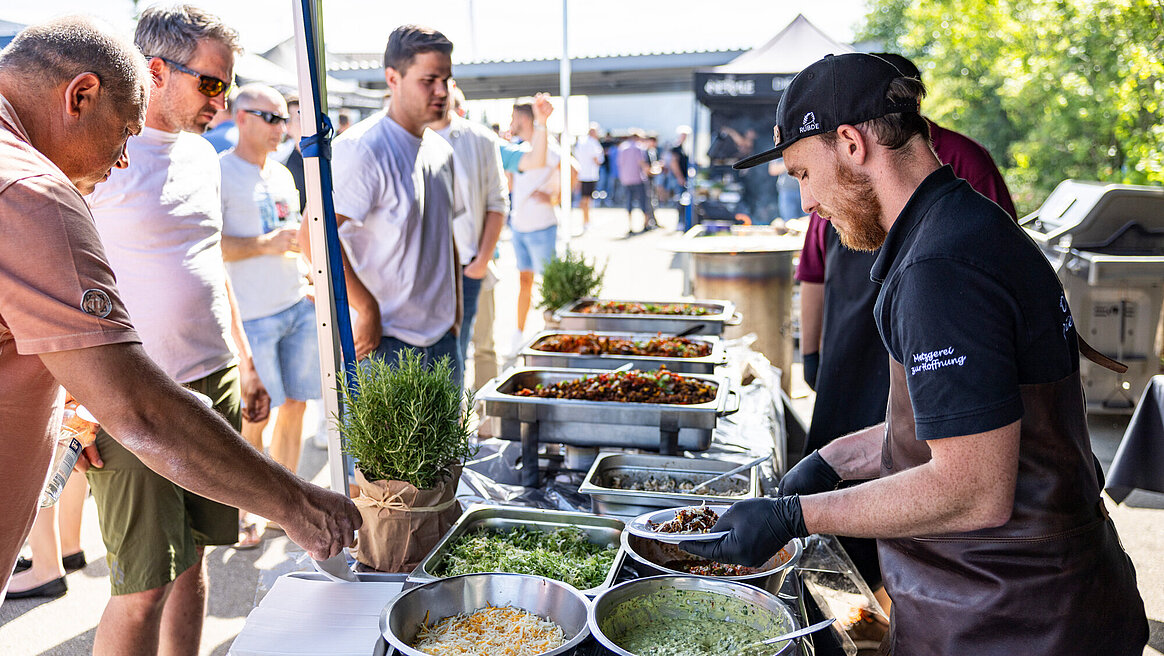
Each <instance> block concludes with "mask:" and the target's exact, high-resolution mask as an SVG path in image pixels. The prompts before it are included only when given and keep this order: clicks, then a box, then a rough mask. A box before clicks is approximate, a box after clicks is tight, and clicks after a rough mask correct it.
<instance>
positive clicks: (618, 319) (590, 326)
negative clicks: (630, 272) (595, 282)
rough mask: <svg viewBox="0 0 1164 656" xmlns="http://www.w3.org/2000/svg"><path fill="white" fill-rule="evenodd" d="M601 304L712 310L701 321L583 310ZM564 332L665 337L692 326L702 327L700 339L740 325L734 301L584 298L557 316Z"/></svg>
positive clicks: (685, 316)
mask: <svg viewBox="0 0 1164 656" xmlns="http://www.w3.org/2000/svg"><path fill="white" fill-rule="evenodd" d="M598 301H618V302H620V303H655V304H665V303H686V304H688V305H700V306H703V307H706V308H707V309H709V310H711V314H708V315H704V316H701V317H695V316H687V315H670V314H586V313H584V312H582V309H583V308H585V307H587V306H590V305H593V304H594V303H595V302H598ZM554 318H555V319H557V320H558V321H559V322H560V324H561V326H562V328H563V329H564V330H614V331H620V332H628V333H650V334H654V333H663V334H671V335H676V334H678V333H681V332H683V331H685V330H687V329H689V328H692V327H693V326H696V325H700V324H702V328H701V329H700V330H698V331H696V332H695V333H692V334H697V335H722V334H723V330H724V326H735V325H738V324H739V323H740V321H741V317H740V315H739V314H738V313H736V305H735V303H732V302H731V301H708V300H695V301H682V300H679V301H641V300H626V299H617V298H615V299H608V298H602V299H598V298H582V299H578V300H577V301H574V302H573V303H571V304H570V305H567V306H566V307H564V308H562V309H560V310H558V311H557V312H555V313H554Z"/></svg>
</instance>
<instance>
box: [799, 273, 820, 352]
mask: <svg viewBox="0 0 1164 656" xmlns="http://www.w3.org/2000/svg"><path fill="white" fill-rule="evenodd" d="M823 313H824V285H823V284H820V283H815V282H804V281H801V283H800V352H801V353H818V352H820V336H821V315H822V314H823Z"/></svg>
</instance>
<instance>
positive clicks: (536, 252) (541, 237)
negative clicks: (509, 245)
mask: <svg viewBox="0 0 1164 656" xmlns="http://www.w3.org/2000/svg"><path fill="white" fill-rule="evenodd" d="M557 241H558V226H556V225H552V226H550V227H548V228H542V229H541V230H534V231H533V232H518V231H517V230H514V231H513V252H514V254H515V255H517V270H518V271H533V272H534V273H536V274H539V275H540V274H541V272H542V267H544V266H545V265H546V262H549V261H550V260H551V259H553V257H554V255H556V254H557Z"/></svg>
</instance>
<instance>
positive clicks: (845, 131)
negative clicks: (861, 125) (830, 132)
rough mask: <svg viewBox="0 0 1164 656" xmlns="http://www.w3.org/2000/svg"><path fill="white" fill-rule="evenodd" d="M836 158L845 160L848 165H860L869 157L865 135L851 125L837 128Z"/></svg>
mask: <svg viewBox="0 0 1164 656" xmlns="http://www.w3.org/2000/svg"><path fill="white" fill-rule="evenodd" d="M836 149H837V156H838V157H841V158H843V159H847V160H848V161H849V163H850V164H854V165H858V166H859V165H862V164H864V163H865V160H866V159H867V158H868V157H869V142H868V140H867V138H866V136H865V133H863V132H861V131H860V130H858V129H857V128H856V126H853V125H842V126H840V127H838V128H837V145H836Z"/></svg>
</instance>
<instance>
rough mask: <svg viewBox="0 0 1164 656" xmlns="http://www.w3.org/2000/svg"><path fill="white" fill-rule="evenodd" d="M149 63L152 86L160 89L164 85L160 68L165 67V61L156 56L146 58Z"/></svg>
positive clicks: (164, 80)
mask: <svg viewBox="0 0 1164 656" xmlns="http://www.w3.org/2000/svg"><path fill="white" fill-rule="evenodd" d="M146 63H147V64H148V65H149V69H150V77H151V78H152V79H153V88H156V89H160V88H162V87H164V86H166V77H165V76H164V75H162V70H163V69H165V68H166V62H164V61H162V60H161V59H159V58H158V57H154V58H153V59H149V60H146Z"/></svg>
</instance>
